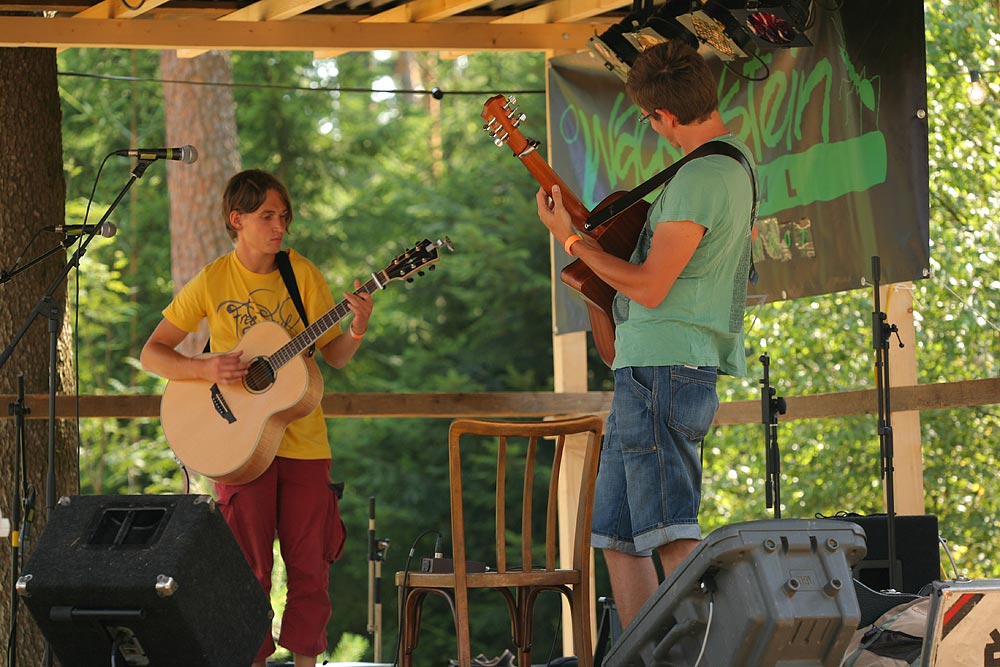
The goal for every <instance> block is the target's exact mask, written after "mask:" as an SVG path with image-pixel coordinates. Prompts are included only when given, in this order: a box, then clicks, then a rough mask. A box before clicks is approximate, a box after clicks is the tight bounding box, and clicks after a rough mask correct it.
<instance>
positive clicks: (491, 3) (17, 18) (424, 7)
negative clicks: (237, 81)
mask: <svg viewBox="0 0 1000 667" xmlns="http://www.w3.org/2000/svg"><path fill="white" fill-rule="evenodd" d="M126 1H127V2H128V4H126ZM629 4H630V3H629V1H628V0H541V1H540V2H539V0H527V1H524V0H257V1H256V2H250V3H243V2H239V1H238V0H225V1H204V0H203V1H197V2H195V1H191V0H62V2H45V1H44V0H43V1H42V2H37V3H30V4H29V3H24V2H21V3H8V2H3V0H0V46H2V47H20V46H24V47H43V48H53V47H54V48H59V49H64V48H128V49H176V50H178V52H179V54H180V55H182V56H194V55H197V54H199V53H203V52H204V51H207V50H212V49H220V50H276V51H283V50H297V51H313V52H315V53H317V54H318V55H335V54H337V53H342V52H346V51H375V50H383V49H385V50H397V51H398V50H416V51H438V52H461V53H470V52H477V51H566V50H581V49H584V48H586V44H587V40H588V39H589V38H590V37H591V36H593V35H594V34H595V33H597V32H601V31H603V30H604V29H606V28H607V26H608V25H609V24H611V23H615V22H617V21H618V20H620V18H621V16H622V14H623V10H624V9H627V7H628V5H629Z"/></svg>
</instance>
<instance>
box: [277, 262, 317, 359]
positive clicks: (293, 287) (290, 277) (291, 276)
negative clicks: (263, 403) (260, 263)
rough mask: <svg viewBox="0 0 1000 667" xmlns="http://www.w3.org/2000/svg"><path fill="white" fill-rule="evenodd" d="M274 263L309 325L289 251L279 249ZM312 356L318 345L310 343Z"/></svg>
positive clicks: (304, 324) (303, 321) (297, 307)
mask: <svg viewBox="0 0 1000 667" xmlns="http://www.w3.org/2000/svg"><path fill="white" fill-rule="evenodd" d="M274 263H275V264H277V265H278V272H279V273H281V279H282V280H283V281H285V289H287V290H288V296H290V297H292V303H294V304H295V310H297V311H299V317H301V318H302V324H303V326H307V327H308V326H309V318H308V317H306V309H305V306H303V305H302V296H301V295H300V294H299V284H298V283H297V282H295V272H294V271H293V270H292V263H291V261H289V259H288V252H287V251H285V250H279V251H278V253H277V254H276V255H275V256H274ZM306 354H308V355H309V356H310V357H311V356H312V355H314V354H316V346H315V345H310V346H309V351H308V352H307V353H306Z"/></svg>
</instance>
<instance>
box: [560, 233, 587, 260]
mask: <svg viewBox="0 0 1000 667" xmlns="http://www.w3.org/2000/svg"><path fill="white" fill-rule="evenodd" d="M582 240H583V239H581V238H580V237H579V236H577V235H576V234H570V235H569V236H567V237H566V241H565V242H564V243H563V248H566V254H567V255H573V244H574V243H576V242H577V241H582ZM573 256H574V257H575V255H573Z"/></svg>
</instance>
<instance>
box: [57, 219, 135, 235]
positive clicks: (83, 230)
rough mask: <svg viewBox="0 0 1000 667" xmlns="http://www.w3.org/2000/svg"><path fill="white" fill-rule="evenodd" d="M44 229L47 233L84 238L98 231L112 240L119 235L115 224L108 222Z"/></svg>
mask: <svg viewBox="0 0 1000 667" xmlns="http://www.w3.org/2000/svg"><path fill="white" fill-rule="evenodd" d="M42 229H43V230H44V231H46V232H55V233H56V234H65V235H66V236H83V235H84V234H90V233H91V232H93V231H94V230H95V229H96V230H97V233H98V234H100V235H101V236H103V237H104V238H106V239H110V238H111V237H112V236H114V235H115V234H117V233H118V228H117V227H115V223H113V222H109V221H107V220H105V221H104V222H102V223H101V224H99V225H50V226H48V227H43V228H42Z"/></svg>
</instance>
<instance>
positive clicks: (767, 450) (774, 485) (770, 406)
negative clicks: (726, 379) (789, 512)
mask: <svg viewBox="0 0 1000 667" xmlns="http://www.w3.org/2000/svg"><path fill="white" fill-rule="evenodd" d="M760 362H761V364H763V366H764V377H763V378H762V379H761V380H759V382H760V384H761V388H760V409H761V415H760V418H761V423H763V424H764V499H765V503H766V505H767V508H768V509H771V508H772V507H773V508H774V518H775V519H780V518H781V455H780V454H779V452H778V415H779V414H785V410H786V405H785V399H784V398H782V397H780V396H775V394H776V393H777V391H776V390H775V388H774V387H772V386H771V370H770V368H771V357H770V356H769V355H767V354H762V355H760Z"/></svg>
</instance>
